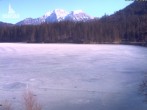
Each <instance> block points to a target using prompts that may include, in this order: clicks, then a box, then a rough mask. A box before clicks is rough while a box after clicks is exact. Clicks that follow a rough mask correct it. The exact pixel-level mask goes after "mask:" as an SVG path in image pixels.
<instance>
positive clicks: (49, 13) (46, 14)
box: [44, 11, 52, 16]
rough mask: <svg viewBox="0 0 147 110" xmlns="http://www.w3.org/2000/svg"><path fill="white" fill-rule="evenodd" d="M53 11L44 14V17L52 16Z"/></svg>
mask: <svg viewBox="0 0 147 110" xmlns="http://www.w3.org/2000/svg"><path fill="white" fill-rule="evenodd" d="M51 13H52V12H51V11H48V12H46V13H45V14H44V16H50V15H51Z"/></svg>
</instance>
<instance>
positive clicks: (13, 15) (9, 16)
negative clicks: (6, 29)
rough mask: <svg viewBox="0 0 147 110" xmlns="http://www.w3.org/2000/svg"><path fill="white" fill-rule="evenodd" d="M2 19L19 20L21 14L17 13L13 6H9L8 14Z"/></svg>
mask: <svg viewBox="0 0 147 110" xmlns="http://www.w3.org/2000/svg"><path fill="white" fill-rule="evenodd" d="M2 17H3V18H5V19H17V18H19V14H18V13H16V12H15V10H14V9H13V8H12V6H11V4H9V7H8V12H7V13H6V14H3V15H2Z"/></svg>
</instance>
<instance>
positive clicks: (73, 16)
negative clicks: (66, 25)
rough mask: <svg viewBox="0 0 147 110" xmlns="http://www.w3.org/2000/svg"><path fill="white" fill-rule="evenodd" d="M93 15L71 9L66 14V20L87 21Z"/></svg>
mask: <svg viewBox="0 0 147 110" xmlns="http://www.w3.org/2000/svg"><path fill="white" fill-rule="evenodd" d="M91 19H93V17H91V16H89V15H88V14H86V13H84V12H83V11H82V10H76V11H71V12H70V14H69V15H68V16H66V20H70V21H87V20H91Z"/></svg>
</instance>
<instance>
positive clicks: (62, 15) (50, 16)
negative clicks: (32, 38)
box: [16, 9, 93, 25]
mask: <svg viewBox="0 0 147 110" xmlns="http://www.w3.org/2000/svg"><path fill="white" fill-rule="evenodd" d="M91 19H93V17H91V16H89V15H88V14H86V13H84V12H83V11H82V10H76V11H71V12H67V11H65V10H63V9H55V10H53V11H48V12H47V13H46V14H44V15H43V16H42V17H39V18H35V19H33V18H26V19H24V20H22V21H20V22H18V23H16V25H38V24H41V23H44V22H47V23H49V22H60V21H65V20H69V21H75V22H76V21H87V20H91Z"/></svg>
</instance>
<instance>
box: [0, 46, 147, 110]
mask: <svg viewBox="0 0 147 110" xmlns="http://www.w3.org/2000/svg"><path fill="white" fill-rule="evenodd" d="M146 74H147V48H145V47H140V46H127V45H78V44H13V43H12V44H11V43H4V44H0V102H1V101H2V100H4V99H8V100H10V101H11V102H12V103H13V107H14V108H16V110H20V109H21V108H22V103H23V101H22V94H23V93H24V91H25V90H26V89H27V88H29V89H31V90H32V91H33V92H34V94H35V96H36V97H37V98H38V100H39V102H40V103H41V105H42V106H43V110H146V109H147V104H146V103H145V102H143V100H144V96H142V95H140V94H139V85H140V84H141V83H142V81H143V80H144V76H145V75H146Z"/></svg>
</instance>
